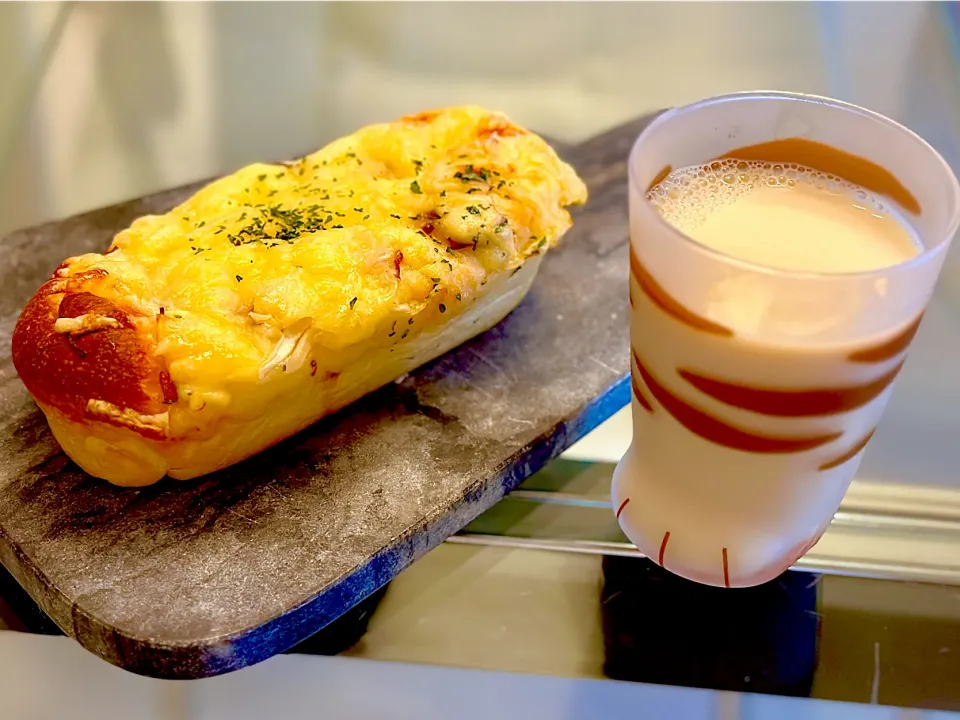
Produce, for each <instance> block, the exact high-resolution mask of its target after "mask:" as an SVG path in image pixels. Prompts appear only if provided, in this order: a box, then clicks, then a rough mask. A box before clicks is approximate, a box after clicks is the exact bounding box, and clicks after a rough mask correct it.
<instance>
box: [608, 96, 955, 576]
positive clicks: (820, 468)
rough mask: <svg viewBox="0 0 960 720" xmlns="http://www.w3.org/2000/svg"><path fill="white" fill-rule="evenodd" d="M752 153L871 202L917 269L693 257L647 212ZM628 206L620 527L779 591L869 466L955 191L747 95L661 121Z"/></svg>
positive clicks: (882, 128) (938, 171)
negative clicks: (667, 191) (652, 198)
mask: <svg viewBox="0 0 960 720" xmlns="http://www.w3.org/2000/svg"><path fill="white" fill-rule="evenodd" d="M810 141H813V142H810ZM772 143H775V144H772ZM758 146H759V147H760V148H766V149H767V150H768V151H769V150H770V149H771V148H779V149H780V151H782V155H783V156H777V157H773V158H768V157H764V152H763V151H759V152H758V153H757V152H755V151H756V148H757V147H758ZM743 148H748V149H747V150H739V151H738V149H743ZM749 148H752V149H749ZM751 152H754V153H755V154H756V157H746V158H744V159H747V160H750V159H773V160H776V161H778V162H782V163H791V162H797V163H800V164H805V165H808V166H812V167H814V168H815V169H817V170H820V171H822V172H825V173H828V174H830V173H832V174H833V175H835V176H838V177H841V178H842V179H844V180H847V181H850V182H853V183H855V184H857V185H860V186H865V187H867V189H868V190H872V191H876V192H877V193H878V196H880V201H881V202H882V203H883V204H884V206H885V208H884V210H885V211H886V212H893V213H895V214H898V215H899V216H900V218H901V219H902V220H904V221H905V222H906V224H908V225H909V226H910V227H911V228H912V229H913V230H914V232H915V235H916V237H917V240H918V242H919V243H920V244H921V245H922V251H921V253H920V254H919V255H916V256H915V257H912V258H910V259H909V260H906V261H904V262H902V263H900V264H899V265H895V266H892V267H884V268H881V269H874V270H869V271H862V272H847V273H837V274H831V273H814V272H792V271H789V270H782V269H773V268H768V267H763V266H760V265H755V264H751V263H749V262H744V261H742V260H738V259H736V258H734V257H729V256H727V255H725V254H722V253H720V252H717V251H715V250H712V249H710V248H709V247H706V246H704V245H701V244H699V243H698V242H696V241H695V240H693V239H691V238H690V237H687V236H686V235H684V234H683V233H682V232H680V231H678V230H676V229H675V228H674V227H673V226H671V225H670V224H669V223H667V222H666V221H665V220H664V219H663V218H662V217H661V215H660V213H659V212H658V211H657V210H656V208H655V207H654V206H653V205H652V204H651V203H650V202H649V200H648V199H647V192H648V190H649V188H650V187H651V186H652V185H654V184H656V182H658V181H659V180H660V179H662V178H663V177H664V176H665V174H667V173H668V172H669V170H670V169H671V168H682V167H688V166H694V165H701V164H705V163H709V162H711V161H712V160H714V159H716V158H719V157H722V156H725V155H728V154H729V156H730V157H742V155H741V153H747V154H749V153H751ZM768 154H769V153H768ZM629 198H630V200H629V202H630V271H631V272H630V305H631V310H630V339H631V349H632V355H633V357H632V366H631V367H632V383H633V399H632V413H633V440H632V443H631V445H630V449H629V450H628V451H627V453H626V454H625V455H624V457H623V458H622V460H621V461H620V463H619V464H618V466H617V469H616V472H615V474H614V478H613V487H612V496H613V508H614V511H615V512H616V515H617V518H618V520H619V522H620V526H621V527H622V529H623V531H624V533H625V534H626V535H627V537H628V538H630V540H631V541H632V542H633V543H634V544H636V546H637V547H638V548H639V549H640V550H641V551H642V552H643V553H644V554H645V555H646V556H647V557H649V558H651V559H652V560H654V561H656V562H657V563H659V564H660V565H661V566H663V567H664V568H666V569H667V570H670V571H671V572H673V573H676V574H677V575H680V576H682V577H685V578H688V579H690V580H694V581H696V582H700V583H704V584H708V585H715V586H721V587H724V586H725V587H745V586H751V585H757V584H760V583H763V582H766V581H768V580H771V579H773V578H775V577H776V576H778V575H779V574H780V573H782V572H783V571H785V570H787V569H788V568H789V567H790V566H791V565H793V563H794V562H796V560H797V559H798V558H800V557H801V556H802V555H803V554H804V553H806V552H807V551H808V550H809V549H810V548H811V547H813V545H814V544H816V542H817V540H819V538H820V536H821V535H822V534H823V532H824V530H826V528H827V526H828V525H829V523H830V521H831V520H832V518H833V515H834V513H835V512H836V511H837V508H838V507H839V504H840V501H841V499H842V498H843V495H844V493H845V492H846V489H847V487H848V485H849V484H850V480H851V479H852V478H853V476H854V474H855V473H856V471H857V468H858V467H859V465H860V460H861V457H862V455H863V452H864V450H865V448H867V447H868V443H869V441H870V438H871V436H872V435H873V433H874V431H875V430H876V427H877V424H878V423H879V421H880V417H881V414H882V413H883V409H884V407H885V405H886V404H887V400H888V398H889V397H890V393H891V391H892V389H893V385H894V378H895V377H896V375H897V373H898V372H899V370H900V368H901V366H902V364H903V362H904V359H905V356H906V353H907V349H908V347H909V345H910V342H911V340H912V339H913V337H914V335H915V333H916V332H917V329H918V327H919V326H920V322H921V319H922V315H923V311H924V308H925V307H926V305H927V302H928V301H929V299H930V296H931V294H932V293H933V289H934V285H935V283H936V280H937V276H938V274H939V272H940V268H941V266H942V264H943V261H944V257H945V255H946V252H947V249H948V247H949V245H950V242H951V240H952V239H953V235H954V233H955V232H956V230H957V226H958V222H960V186H958V183H957V178H956V177H955V175H954V174H953V172H952V171H951V169H950V167H949V166H948V165H947V163H946V162H945V161H944V160H943V158H942V157H941V156H940V155H939V154H938V153H937V152H936V151H935V150H934V149H933V148H932V147H931V146H930V145H928V144H927V143H926V142H924V141H923V140H922V139H921V138H920V137H918V136H917V135H916V134H915V133H913V132H911V131H910V130H908V129H907V128H905V127H903V126H902V125H899V124H897V123H896V122H894V121H892V120H890V119H888V118H885V117H883V116H881V115H878V114H876V113H873V112H870V111H868V110H864V109H863V108H859V107H855V106H853V105H849V104H846V103H843V102H840V101H837V100H830V99H826V98H821V97H814V96H809V95H800V94H793V93H783V92H750V93H736V94H732V95H726V96H722V97H716V98H711V99H708V100H704V101H701V102H698V103H695V104H693V105H689V106H686V107H681V108H677V109H674V110H671V111H669V112H666V113H664V114H662V115H660V116H659V117H658V118H657V119H656V120H654V121H653V122H652V123H650V125H649V126H648V127H647V128H646V129H645V130H644V131H643V132H642V133H641V134H640V136H639V138H638V139H637V141H636V144H635V145H634V147H633V150H632V152H631V154H630V157H629ZM769 232H770V233H775V232H776V228H770V229H769Z"/></svg>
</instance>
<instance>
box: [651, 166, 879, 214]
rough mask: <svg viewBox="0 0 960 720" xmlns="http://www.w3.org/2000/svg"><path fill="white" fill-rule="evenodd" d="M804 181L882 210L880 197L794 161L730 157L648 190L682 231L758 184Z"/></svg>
mask: <svg viewBox="0 0 960 720" xmlns="http://www.w3.org/2000/svg"><path fill="white" fill-rule="evenodd" d="M797 185H806V186H808V187H814V188H816V189H818V190H824V191H826V192H831V193H838V194H841V193H842V194H846V195H849V197H850V201H851V202H852V203H855V204H857V205H863V206H864V207H866V208H870V209H871V210H872V211H873V212H875V213H884V212H885V208H884V205H883V204H882V203H881V201H880V199H879V198H877V197H874V196H873V195H871V194H870V193H868V192H866V191H865V190H864V189H863V188H862V187H860V186H859V185H855V184H853V183H851V182H848V181H846V180H844V179H843V178H839V177H837V176H836V175H832V174H830V173H825V172H821V171H820V170H814V169H813V168H810V167H806V166H805V165H799V164H797V163H775V162H765V161H762V160H740V159H737V158H729V159H725V160H714V161H712V162H709V163H705V164H703V165H693V166H691V167H686V168H680V169H678V170H674V171H673V172H671V173H670V174H669V175H667V177H666V178H664V179H663V180H662V181H661V182H659V183H658V184H657V185H655V186H654V187H653V188H651V189H650V191H649V192H648V193H647V199H648V200H649V201H650V202H651V203H653V206H654V207H655V208H656V209H657V210H658V211H659V213H660V214H661V215H662V216H663V218H664V219H665V220H666V221H667V222H669V223H670V224H671V225H673V226H674V227H675V228H677V229H678V230H680V231H681V232H689V231H690V230H693V229H694V228H696V227H697V226H698V225H700V224H701V223H702V222H703V221H704V220H706V218H707V217H709V216H710V215H711V214H712V213H713V212H715V211H716V210H718V209H719V208H720V207H722V206H724V205H729V204H730V203H733V202H735V201H736V200H737V199H738V198H741V197H743V196H744V195H747V194H749V193H752V192H754V191H756V190H757V189H759V188H763V187H767V188H784V189H786V190H789V189H791V188H794V187H796V186H797Z"/></svg>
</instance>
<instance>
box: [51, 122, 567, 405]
mask: <svg viewBox="0 0 960 720" xmlns="http://www.w3.org/2000/svg"><path fill="white" fill-rule="evenodd" d="M585 197H586V190H585V187H584V186H583V183H582V182H581V181H580V180H579V179H578V178H577V176H576V175H575V173H574V172H573V170H572V169H571V168H569V167H568V166H567V165H565V164H564V163H563V162H561V161H560V160H559V159H558V158H557V156H556V154H555V153H554V152H553V150H552V149H551V148H550V147H549V146H548V145H547V144H546V143H545V142H544V141H543V140H542V139H540V138H539V137H537V136H536V135H534V134H531V133H527V132H526V131H523V130H521V129H518V128H517V127H516V126H514V125H512V124H511V123H510V122H509V120H507V119H506V118H505V117H504V116H502V115H499V114H495V113H490V112H487V111H485V110H482V109H480V108H474V107H467V108H455V109H448V110H443V111H439V112H437V113H425V114H423V115H421V116H418V117H415V118H407V119H402V120H399V121H397V122H394V123H389V124H381V125H374V126H370V127H367V128H364V129H362V130H360V131H358V132H357V133H355V134H353V135H351V136H349V137H346V138H343V139H340V140H337V141H335V142H333V143H332V144H330V145H328V146H327V147H325V148H323V149H322V150H320V151H318V152H316V153H313V154H311V155H308V156H307V157H305V158H303V159H301V160H300V161H298V162H295V163H290V164H286V165H267V164H255V165H250V166H248V167H245V168H243V169H241V170H239V171H237V172H235V173H234V174H232V175H230V176H228V177H225V178H223V179H221V180H218V181H216V182H214V183H212V184H210V185H209V186H207V187H205V188H204V189H202V190H200V191H199V192H198V193H197V194H196V195H194V196H193V197H191V198H190V199H189V200H187V201H186V202H184V203H183V204H182V205H180V206H178V207H176V208H174V209H173V210H171V211H170V212H168V213H166V214H164V215H156V216H147V217H143V218H140V219H139V220H137V221H136V222H134V223H133V225H132V226H131V227H130V228H129V229H127V230H125V231H123V232H121V233H120V234H119V235H117V236H116V238H115V240H114V242H113V245H112V247H111V250H110V251H109V252H108V254H106V255H99V254H91V255H85V256H81V257H79V258H74V259H73V260H72V261H70V262H69V269H70V272H71V274H74V273H77V272H83V271H85V270H89V269H91V268H103V269H105V270H107V271H108V272H109V274H110V276H109V278H108V279H107V280H106V282H108V283H110V284H112V285H113V290H114V293H113V294H114V295H115V296H117V297H121V298H122V297H124V296H126V297H131V298H135V299H136V304H138V305H139V306H141V309H145V310H147V311H148V312H149V313H151V314H152V313H154V312H156V313H162V315H160V317H159V318H158V324H157V333H156V334H157V341H158V342H157V352H158V353H159V354H161V355H163V356H164V358H165V359H166V361H167V364H168V367H169V369H170V373H171V377H172V379H173V381H174V382H175V383H176V385H177V386H178V387H179V388H181V393H182V392H184V391H185V392H186V394H187V395H188V396H190V395H192V394H193V393H194V392H197V391H199V392H203V390H204V389H207V388H208V386H210V385H211V384H218V383H221V382H224V381H227V382H232V381H250V382H256V381H257V380H258V378H259V377H260V374H261V369H262V368H263V366H264V363H265V362H266V361H267V360H268V359H269V358H270V356H271V355H272V354H273V353H274V350H275V348H276V345H277V343H278V342H279V341H280V340H281V339H282V338H283V337H284V335H283V333H284V330H286V329H287V328H289V327H291V326H293V325H295V324H297V323H298V322H301V321H304V320H305V319H309V325H310V327H311V329H312V343H313V345H314V347H315V348H319V352H320V354H321V355H322V351H323V349H327V350H329V351H333V352H338V351H342V350H344V349H345V348H349V347H350V346H356V345H357V344H359V343H364V342H368V341H373V342H376V343H388V342H390V341H391V340H392V339H394V338H396V337H399V336H402V335H403V334H404V333H408V332H410V331H411V330H412V328H411V327H410V325H408V322H409V321H411V320H413V324H414V326H415V325H416V323H417V322H430V321H437V320H438V319H437V318H430V317H425V318H420V317H419V316H420V314H421V313H422V312H423V311H424V310H425V309H426V308H428V306H429V305H430V304H431V301H434V302H433V304H434V305H436V307H437V308H438V309H439V310H440V311H441V312H444V311H446V310H447V309H455V308H456V306H457V305H458V304H462V303H470V302H471V300H472V299H473V298H474V297H475V295H476V294H477V292H478V290H479V288H480V287H481V286H482V285H483V284H484V282H485V281H486V280H487V278H488V277H490V276H491V275H494V274H496V273H498V272H501V271H504V270H509V269H512V268H516V267H519V266H520V265H521V264H522V263H523V262H524V260H525V259H526V258H528V257H530V256H531V255H534V254H538V253H540V252H541V251H543V250H544V249H546V248H549V247H552V246H553V245H554V244H555V243H556V241H557V239H558V238H559V237H560V236H561V235H562V234H563V232H564V231H566V229H567V228H568V227H569V226H570V222H571V221H570V217H569V215H568V213H567V212H566V211H565V210H564V207H565V206H567V205H570V204H573V203H578V202H582V201H583V200H584V199H585ZM431 228H432V229H431ZM425 231H426V232H425ZM436 300H439V304H437V303H436ZM144 306H145V307H144ZM394 333H396V334H394Z"/></svg>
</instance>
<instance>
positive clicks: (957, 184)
mask: <svg viewBox="0 0 960 720" xmlns="http://www.w3.org/2000/svg"><path fill="white" fill-rule="evenodd" d="M764 98H771V99H781V100H792V101H799V102H812V103H817V104H821V105H829V106H831V107H834V108H837V109H838V110H844V111H847V112H853V113H856V114H859V115H862V116H865V117H867V118H870V119H872V120H875V121H877V122H880V123H882V124H884V125H886V126H887V127H890V128H893V129H894V130H897V131H899V132H902V133H904V134H905V135H906V136H908V137H909V138H911V139H912V140H913V141H914V142H915V143H916V144H917V145H919V146H920V148H921V149H922V150H924V151H925V152H927V153H929V154H930V155H932V156H933V157H934V158H935V159H936V161H937V162H938V163H939V164H940V166H941V167H942V169H943V171H944V173H945V175H946V177H947V178H948V179H949V182H950V185H951V187H952V191H953V192H952V195H953V198H954V207H953V213H952V215H951V217H950V220H949V223H948V230H947V232H946V234H945V236H944V237H943V238H942V239H941V240H940V241H938V242H937V244H936V245H934V246H933V247H930V248H927V247H924V248H923V251H922V252H920V253H919V254H917V255H914V256H913V257H911V258H908V259H906V260H904V261H903V262H899V263H897V264H895V265H887V266H884V267H881V268H874V269H871V270H851V271H847V272H837V273H832V272H816V271H810V270H788V269H783V268H777V267H773V266H770V265H761V264H760V263H755V262H751V261H749V260H743V259H741V258H737V257H734V256H733V255H728V254H727V253H724V252H721V251H719V250H716V249H714V248H712V247H710V246H708V245H705V244H703V243H701V242H699V241H698V240H695V239H694V238H692V237H690V236H689V235H687V234H686V233H685V232H683V231H682V230H678V229H677V228H676V227H674V226H673V225H671V224H670V223H669V222H667V221H666V220H665V219H664V218H663V216H662V215H661V214H660V213H659V212H657V210H656V208H655V207H654V205H653V203H651V202H650V201H649V200H648V199H647V193H646V191H645V190H644V189H643V188H642V187H641V185H640V183H639V181H638V180H637V177H636V170H635V168H636V158H637V156H638V155H639V153H640V150H641V146H642V145H643V143H644V141H645V140H646V139H647V137H648V136H649V135H650V133H651V132H652V131H654V130H656V129H657V128H659V127H660V126H662V125H664V124H666V123H667V122H669V121H670V120H672V119H673V118H675V117H677V116H679V115H681V114H683V113H685V112H689V111H691V110H695V109H698V108H703V107H708V106H710V105H715V104H718V103H722V102H730V101H736V100H745V99H764ZM627 177H628V180H629V183H630V187H631V190H633V189H636V190H638V191H639V192H640V196H641V201H642V202H643V203H644V205H645V206H646V207H647V208H648V209H649V210H650V211H651V212H652V213H653V215H654V216H656V221H657V222H658V223H660V225H661V227H663V228H664V229H665V230H666V231H667V232H668V233H669V234H670V235H673V236H675V237H677V238H678V239H679V240H680V241H681V242H683V243H684V244H686V245H688V246H690V247H691V248H692V249H693V250H694V251H696V252H699V253H702V254H704V255H706V256H708V257H713V258H716V259H717V260H718V261H720V262H723V263H724V264H727V265H733V266H736V267H739V268H740V269H742V270H746V271H750V272H753V273H758V274H764V275H775V276H780V277H791V278H797V279H804V278H808V279H843V278H845V279H848V280H863V279H870V278H872V277H877V278H880V277H888V278H889V277H890V274H891V273H898V274H899V273H900V272H903V271H906V270H908V269H910V268H913V267H918V266H921V265H924V264H925V263H927V262H928V261H929V260H930V259H931V258H933V257H935V256H937V255H938V254H939V253H941V252H944V250H945V248H946V247H947V246H948V245H949V241H950V240H951V239H952V237H953V236H954V235H955V234H956V232H957V229H958V227H960V181H958V179H957V176H956V173H954V172H953V168H951V167H950V165H949V164H948V163H947V161H946V160H945V159H944V158H943V156H942V155H941V154H940V153H939V152H938V151H937V149H936V148H934V147H933V146H932V145H931V144H930V143H928V142H927V141H926V140H924V139H923V138H922V137H920V135H918V134H917V133H916V132H914V131H913V130H911V129H910V128H908V127H907V126H905V125H902V124H901V123H898V122H897V121H896V120H893V119H891V118H889V117H887V116H886V115H881V114H880V113H878V112H874V111H873V110H868V109H867V108H864V107H861V106H859V105H854V104H853V103H848V102H844V101H843V100H837V99H835V98H828V97H824V96H822V95H812V94H808V93H798V92H787V91H783V90H743V91H738V92H732V93H726V94H723V95H714V96H712V97H708V98H703V99H702V100H697V101H696V102H692V103H688V104H686V105H678V106H676V107H672V108H670V109H668V110H664V111H663V112H661V113H660V114H659V115H657V116H656V117H655V118H654V119H653V120H652V121H651V122H650V123H649V124H648V125H647V126H646V127H645V128H644V129H643V130H641V131H640V134H639V135H638V136H637V138H636V140H634V143H633V147H632V148H631V150H630V154H629V156H628V158H627ZM912 229H913V228H911V230H912ZM632 243H633V240H632V238H631V244H632Z"/></svg>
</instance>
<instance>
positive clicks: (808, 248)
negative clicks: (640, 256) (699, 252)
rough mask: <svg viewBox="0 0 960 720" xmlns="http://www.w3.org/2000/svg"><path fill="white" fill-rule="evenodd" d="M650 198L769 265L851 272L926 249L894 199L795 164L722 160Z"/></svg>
mask: <svg viewBox="0 0 960 720" xmlns="http://www.w3.org/2000/svg"><path fill="white" fill-rule="evenodd" d="M647 197H648V199H649V200H650V202H651V203H652V204H653V205H654V207H655V208H656V209H657V210H658V211H659V213H660V214H661V215H662V216H663V218H664V219H665V220H666V221H667V222H669V223H670V224H671V225H673V226H674V227H675V228H677V229H678V230H680V231H681V232H683V233H684V234H686V235H688V236H690V237H692V238H693V239H694V240H697V241H698V242H700V243H702V244H704V245H707V246H709V247H712V248H713V249H715V250H718V251H720V252H723V253H725V254H728V255H730V256H731V257H736V258H738V259H741V260H746V261H749V262H754V263H756V264H760V265H765V266H768V267H774V268H779V269H787V270H799V271H808V272H853V271H861V270H871V269H876V268H881V267H888V266H891V265H897V264H899V263H901V262H903V261H905V260H907V259H909V258H911V257H913V256H915V255H917V254H918V253H919V252H920V251H921V250H922V246H921V244H920V242H919V239H918V237H917V235H916V233H915V232H914V231H913V229H912V228H911V227H910V225H909V224H908V223H906V222H905V221H904V219H903V218H902V216H901V215H900V213H899V212H898V210H897V209H896V208H895V207H894V205H893V203H891V202H889V201H887V200H886V199H885V198H883V197H879V196H877V195H874V194H872V193H869V192H867V191H866V190H864V189H863V188H862V187H860V186H858V185H855V184H853V183H851V182H848V181H846V180H844V179H843V178H840V177H837V176H835V175H831V174H829V173H824V172H820V171H818V170H815V169H812V168H809V167H805V166H803V165H799V164H795V163H772V162H763V161H746V160H738V159H725V160H717V161H714V162H711V163H707V164H704V165H698V166H692V167H687V168H680V169H678V170H675V171H673V172H671V173H670V174H669V175H668V176H667V177H666V178H665V179H664V180H663V181H661V182H660V183H659V184H657V185H656V186H655V187H653V188H652V189H651V190H650V192H649V193H648V194H647Z"/></svg>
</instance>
